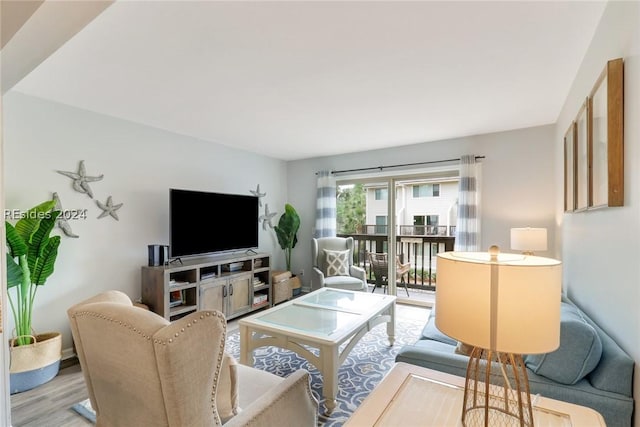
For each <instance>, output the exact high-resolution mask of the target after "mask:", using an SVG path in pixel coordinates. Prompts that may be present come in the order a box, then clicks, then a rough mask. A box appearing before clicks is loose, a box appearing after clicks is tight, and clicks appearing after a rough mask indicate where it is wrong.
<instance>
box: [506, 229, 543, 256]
mask: <svg viewBox="0 0 640 427" xmlns="http://www.w3.org/2000/svg"><path fill="white" fill-rule="evenodd" d="M511 249H513V250H514V251H546V250H547V229H546V228H531V227H526V228H512V229H511Z"/></svg>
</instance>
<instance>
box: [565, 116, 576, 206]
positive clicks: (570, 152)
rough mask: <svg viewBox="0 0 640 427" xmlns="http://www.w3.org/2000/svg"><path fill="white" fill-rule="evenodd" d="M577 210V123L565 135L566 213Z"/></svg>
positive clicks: (573, 123)
mask: <svg viewBox="0 0 640 427" xmlns="http://www.w3.org/2000/svg"><path fill="white" fill-rule="evenodd" d="M575 209H576V122H571V125H570V126H569V129H567V132H566V133H565V134H564V211H565V212H573V211H574V210H575Z"/></svg>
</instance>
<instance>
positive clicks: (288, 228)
mask: <svg viewBox="0 0 640 427" xmlns="http://www.w3.org/2000/svg"><path fill="white" fill-rule="evenodd" d="M299 228H300V217H299V216H298V212H296V210H295V209H294V208H293V206H291V205H290V204H288V203H287V204H285V205H284V213H283V214H282V215H280V220H279V221H278V225H277V226H275V227H274V229H275V230H276V235H277V236H278V243H279V244H280V247H281V248H282V249H283V250H284V255H285V262H286V264H287V270H289V271H291V253H292V252H293V248H294V247H295V246H296V244H297V243H298V236H297V233H298V229H299Z"/></svg>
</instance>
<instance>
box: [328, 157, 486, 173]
mask: <svg viewBox="0 0 640 427" xmlns="http://www.w3.org/2000/svg"><path fill="white" fill-rule="evenodd" d="M478 159H484V156H476V160H478ZM456 161H460V158H457V159H447V160H431V161H429V162H417V163H404V164H400V165H389V166H376V167H370V168H359V169H343V170H337V171H331V173H332V174H334V175H335V174H337V173H346V172H362V171H371V170H380V171H382V170H384V169H391V168H402V167H406V166H422V165H432V164H435V163H448V162H456ZM316 175H318V173H317V172H316Z"/></svg>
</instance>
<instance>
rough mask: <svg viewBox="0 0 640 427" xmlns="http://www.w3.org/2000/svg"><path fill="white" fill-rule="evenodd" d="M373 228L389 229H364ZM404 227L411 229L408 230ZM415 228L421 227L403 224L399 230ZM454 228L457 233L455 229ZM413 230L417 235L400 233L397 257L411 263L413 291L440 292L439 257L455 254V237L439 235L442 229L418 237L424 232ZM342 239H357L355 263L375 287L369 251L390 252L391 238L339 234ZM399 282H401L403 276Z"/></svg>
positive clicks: (383, 235) (410, 279)
mask: <svg viewBox="0 0 640 427" xmlns="http://www.w3.org/2000/svg"><path fill="white" fill-rule="evenodd" d="M369 227H385V232H386V226H369V225H367V226H365V228H363V230H368V229H369ZM403 227H407V228H406V229H404V228H403ZM413 227H420V226H402V225H401V226H400V227H399V228H400V230H405V231H407V230H410V228H413ZM423 227H430V226H423ZM443 227H444V226H443ZM449 228H451V227H449ZM446 229H447V227H444V230H445V231H446ZM453 229H454V231H455V227H453ZM379 230H380V229H379ZM410 231H412V232H413V233H408V234H398V235H397V236H396V254H398V255H399V256H400V260H401V261H402V262H403V263H404V262H409V263H411V271H410V272H409V280H408V282H407V286H408V287H409V288H413V289H423V290H431V291H433V290H435V289H436V282H437V268H436V256H437V254H438V253H440V252H444V251H452V250H453V246H454V242H455V237H453V236H447V235H441V234H439V233H440V227H437V230H433V231H437V233H436V234H414V233H415V232H416V231H421V230H415V229H411V230H410ZM338 236H340V237H353V239H354V241H355V248H354V264H356V265H358V266H360V267H362V268H364V269H365V271H366V272H367V278H368V282H369V283H370V284H374V283H375V277H374V276H373V272H372V271H371V268H370V266H369V260H368V257H367V252H377V253H381V252H388V248H389V246H388V245H389V241H388V240H389V239H388V236H387V235H386V234H381V233H357V234H338ZM397 279H398V280H400V278H399V277H398V278H397Z"/></svg>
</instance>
